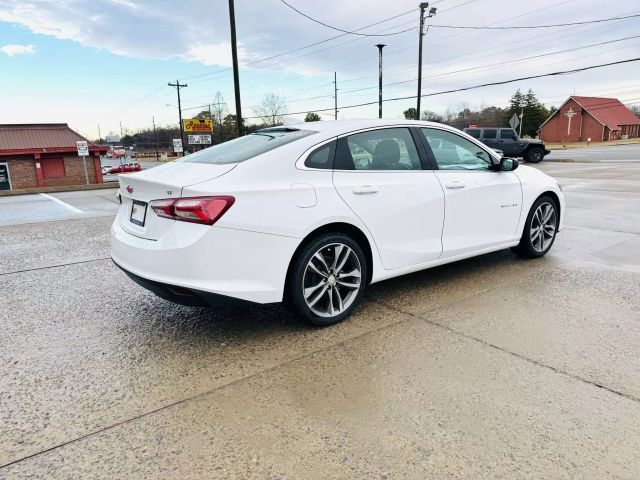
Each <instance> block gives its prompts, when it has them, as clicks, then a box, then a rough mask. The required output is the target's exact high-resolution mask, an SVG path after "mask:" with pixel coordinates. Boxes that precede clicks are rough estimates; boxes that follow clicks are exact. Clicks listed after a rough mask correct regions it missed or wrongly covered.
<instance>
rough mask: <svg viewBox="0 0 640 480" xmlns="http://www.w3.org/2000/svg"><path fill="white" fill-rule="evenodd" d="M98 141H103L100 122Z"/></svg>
mask: <svg viewBox="0 0 640 480" xmlns="http://www.w3.org/2000/svg"><path fill="white" fill-rule="evenodd" d="M98 142H100V143H102V133H100V124H98Z"/></svg>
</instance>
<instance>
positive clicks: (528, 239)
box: [511, 195, 560, 258]
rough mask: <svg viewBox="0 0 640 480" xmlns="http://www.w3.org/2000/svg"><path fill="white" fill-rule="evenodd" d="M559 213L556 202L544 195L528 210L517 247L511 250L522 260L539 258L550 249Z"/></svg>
mask: <svg viewBox="0 0 640 480" xmlns="http://www.w3.org/2000/svg"><path fill="white" fill-rule="evenodd" d="M559 222H560V212H559V209H558V204H557V203H556V201H555V200H554V199H553V198H551V197H549V196H547V195H544V196H542V197H540V198H538V199H537V200H536V201H535V202H534V203H533V206H532V207H531V210H529V214H528V215H527V220H526V222H525V225H524V229H523V231H522V237H521V238H520V243H519V244H518V246H516V247H513V248H512V249H511V250H512V251H513V252H514V253H515V254H516V255H518V256H520V257H523V258H539V257H542V256H544V255H546V254H547V252H548V251H549V250H550V249H551V246H552V245H553V242H554V241H555V239H556V234H557V233H558V225H559Z"/></svg>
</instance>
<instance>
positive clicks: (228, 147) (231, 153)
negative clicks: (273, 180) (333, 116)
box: [178, 127, 316, 165]
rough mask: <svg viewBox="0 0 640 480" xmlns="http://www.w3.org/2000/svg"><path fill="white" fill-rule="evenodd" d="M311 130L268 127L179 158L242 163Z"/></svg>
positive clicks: (213, 162) (301, 136)
mask: <svg viewBox="0 0 640 480" xmlns="http://www.w3.org/2000/svg"><path fill="white" fill-rule="evenodd" d="M314 133H316V132H314V131H311V130H299V129H292V128H286V127H283V128H268V129H264V130H258V131H257V132H254V133H252V134H250V135H245V136H244V137H240V138H236V139H234V140H229V141H228V142H224V143H220V144H218V145H214V146H213V147H209V148H205V149H204V150H200V151H199V152H196V153H192V154H191V155H188V156H186V157H184V158H181V159H180V160H178V161H179V162H187V163H209V164H215V165H226V164H229V163H240V162H244V161H245V160H249V159H250V158H252V157H255V156H257V155H260V154H263V153H266V152H269V151H271V150H274V149H276V148H278V147H282V146H283V145H286V144H288V143H291V142H294V141H296V140H299V139H301V138H304V137H307V136H309V135H312V134H314Z"/></svg>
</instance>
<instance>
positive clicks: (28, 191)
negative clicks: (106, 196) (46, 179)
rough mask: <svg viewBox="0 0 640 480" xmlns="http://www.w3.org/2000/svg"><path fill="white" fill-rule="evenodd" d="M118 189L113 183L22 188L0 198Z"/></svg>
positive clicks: (3, 194) (1, 195)
mask: <svg viewBox="0 0 640 480" xmlns="http://www.w3.org/2000/svg"><path fill="white" fill-rule="evenodd" d="M113 188H118V184H117V183H115V185H114V184H113V183H112V182H109V183H94V184H90V185H65V186H60V187H37V188H21V189H19V190H7V191H2V192H0V197H11V196H13V195H30V194H33V193H55V192H79V191H83V190H108V189H113Z"/></svg>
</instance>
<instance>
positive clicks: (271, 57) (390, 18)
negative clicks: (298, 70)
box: [185, 0, 475, 80]
mask: <svg viewBox="0 0 640 480" xmlns="http://www.w3.org/2000/svg"><path fill="white" fill-rule="evenodd" d="M440 1H443V0H440ZM473 1H475V0H473ZM410 13H414V10H408V11H406V12H402V13H399V14H397V15H394V16H392V17H389V18H385V19H384V20H379V21H377V22H374V23H370V24H369V25H365V26H364V27H360V28H357V29H355V30H354V32H358V31H360V30H364V29H366V28H370V27H373V26H375V25H379V24H381V23H385V22H389V21H391V20H395V19H396V18H400V17H404V16H405V15H409V14H410ZM409 30H411V29H409ZM383 31H384V30H383ZM347 35H348V33H342V34H340V35H335V36H333V37H330V38H326V39H324V40H320V41H317V42H313V43H309V44H308V45H303V46H302V47H297V48H294V49H292V50H287V51H286V52H282V53H277V54H275V55H271V56H269V57H263V58H259V59H257V60H253V61H251V62H247V63H244V64H242V65H241V67H248V66H250V65H255V64H256V63H261V62H265V61H267V60H273V59H274V58H279V57H282V56H284V55H289V54H290V53H295V52H299V51H300V50H305V49H307V48H311V47H315V46H317V45H321V44H323V43H327V42H330V41H331V40H335V39H337V38H341V37H345V36H347ZM339 45H342V44H338V45H335V46H339ZM335 46H334V47H335ZM229 70H231V68H223V69H220V70H215V71H213V72H207V73H201V74H198V75H192V76H190V77H185V80H191V79H193V78H200V77H206V76H209V75H215V74H218V73H224V72H227V71H229Z"/></svg>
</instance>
